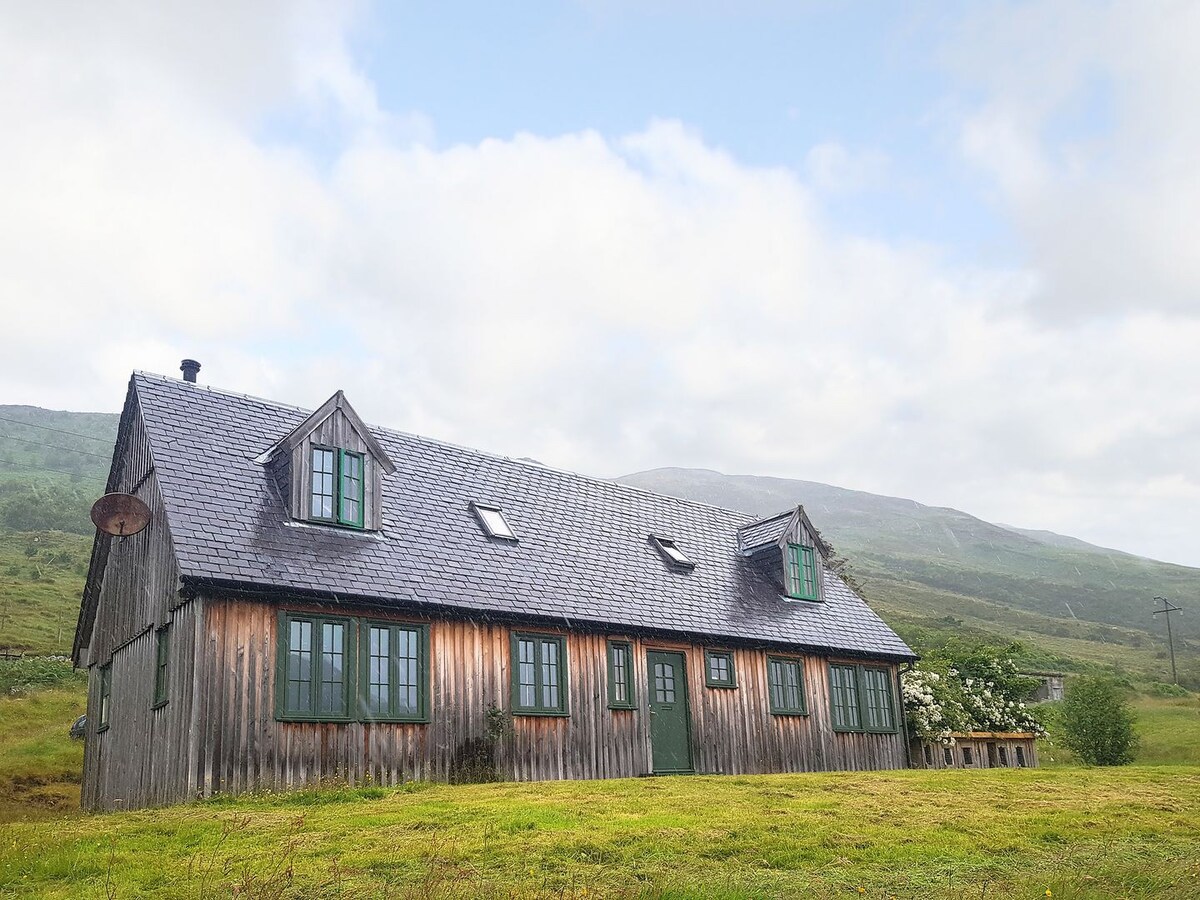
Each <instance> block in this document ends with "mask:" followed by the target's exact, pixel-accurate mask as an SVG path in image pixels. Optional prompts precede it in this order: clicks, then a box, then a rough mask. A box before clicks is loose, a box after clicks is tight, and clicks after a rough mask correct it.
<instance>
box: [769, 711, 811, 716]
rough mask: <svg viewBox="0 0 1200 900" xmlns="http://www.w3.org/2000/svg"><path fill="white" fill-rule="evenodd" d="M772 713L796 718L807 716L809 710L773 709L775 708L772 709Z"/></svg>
mask: <svg viewBox="0 0 1200 900" xmlns="http://www.w3.org/2000/svg"><path fill="white" fill-rule="evenodd" d="M771 715H773V716H791V717H793V718H795V717H797V716H800V717H804V716H807V715H808V711H807V710H803V709H773V710H771Z"/></svg>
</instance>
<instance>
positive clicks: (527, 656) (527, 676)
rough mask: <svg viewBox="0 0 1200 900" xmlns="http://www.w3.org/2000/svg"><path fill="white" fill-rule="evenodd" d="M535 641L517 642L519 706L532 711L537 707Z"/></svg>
mask: <svg viewBox="0 0 1200 900" xmlns="http://www.w3.org/2000/svg"><path fill="white" fill-rule="evenodd" d="M533 655H534V643H533V641H528V640H520V641H517V660H518V662H517V684H518V688H519V689H518V700H519V705H520V706H522V707H524V708H526V709H532V708H533V707H534V706H536V705H537V689H536V685H535V683H534V676H535V674H536V667H535V663H534V659H533Z"/></svg>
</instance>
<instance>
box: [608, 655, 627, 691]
mask: <svg viewBox="0 0 1200 900" xmlns="http://www.w3.org/2000/svg"><path fill="white" fill-rule="evenodd" d="M609 655H610V657H611V665H612V681H613V696H612V700H613V702H614V703H628V702H629V667H628V660H627V656H628V650H627V649H626V647H625V645H624V644H613V645H612V646H610V647H609Z"/></svg>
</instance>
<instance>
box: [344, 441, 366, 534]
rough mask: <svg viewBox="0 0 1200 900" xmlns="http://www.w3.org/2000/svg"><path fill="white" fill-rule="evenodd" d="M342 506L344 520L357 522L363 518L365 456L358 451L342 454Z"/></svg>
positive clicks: (352, 522)
mask: <svg viewBox="0 0 1200 900" xmlns="http://www.w3.org/2000/svg"><path fill="white" fill-rule="evenodd" d="M341 496H342V508H341V513H340V517H341V519H342V521H343V522H348V523H351V524H356V523H358V522H360V521H361V520H362V496H363V458H362V457H361V456H359V455H358V454H357V453H343V454H342V492H341Z"/></svg>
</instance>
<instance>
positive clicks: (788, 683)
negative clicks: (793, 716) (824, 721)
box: [783, 663, 800, 710]
mask: <svg viewBox="0 0 1200 900" xmlns="http://www.w3.org/2000/svg"><path fill="white" fill-rule="evenodd" d="M783 696H784V703H785V705H786V707H787V708H788V709H789V710H799V709H800V672H799V667H798V666H797V665H796V663H785V664H784V666H783Z"/></svg>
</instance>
